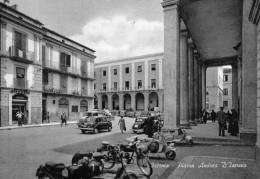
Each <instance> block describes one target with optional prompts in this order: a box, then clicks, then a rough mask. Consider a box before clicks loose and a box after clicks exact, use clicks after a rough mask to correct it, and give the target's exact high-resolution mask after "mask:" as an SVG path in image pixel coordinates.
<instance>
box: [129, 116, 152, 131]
mask: <svg viewBox="0 0 260 179" xmlns="http://www.w3.org/2000/svg"><path fill="white" fill-rule="evenodd" d="M147 119H148V117H137V118H136V119H135V122H134V125H133V127H132V129H133V132H134V133H143V132H144V125H145V122H146V120H147Z"/></svg>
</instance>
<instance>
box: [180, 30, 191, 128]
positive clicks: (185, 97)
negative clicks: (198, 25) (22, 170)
mask: <svg viewBox="0 0 260 179" xmlns="http://www.w3.org/2000/svg"><path fill="white" fill-rule="evenodd" d="M188 67H189V63H188V32H187V31H185V32H181V34H180V124H181V125H185V126H187V125H189V78H188V77H189V73H188Z"/></svg>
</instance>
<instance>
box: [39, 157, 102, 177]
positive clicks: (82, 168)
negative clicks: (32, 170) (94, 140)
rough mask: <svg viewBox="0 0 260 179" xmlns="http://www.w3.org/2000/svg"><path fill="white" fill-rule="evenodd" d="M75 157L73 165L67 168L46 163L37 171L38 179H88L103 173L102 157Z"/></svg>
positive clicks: (63, 165) (60, 164)
mask: <svg viewBox="0 0 260 179" xmlns="http://www.w3.org/2000/svg"><path fill="white" fill-rule="evenodd" d="M76 156H77V157H78V158H77V157H75V155H74V157H73V164H72V165H70V166H65V164H63V163H54V162H46V163H45V165H40V166H39V168H38V169H37V171H36V177H38V179H88V178H92V177H94V176H98V175H100V174H102V172H103V165H102V163H101V162H99V161H100V158H101V157H102V155H98V154H97V155H95V154H93V155H91V154H90V153H88V156H87V157H86V156H83V157H82V158H80V157H79V155H78V154H77V155H76Z"/></svg>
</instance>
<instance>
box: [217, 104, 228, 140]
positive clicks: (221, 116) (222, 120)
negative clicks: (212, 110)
mask: <svg viewBox="0 0 260 179" xmlns="http://www.w3.org/2000/svg"><path fill="white" fill-rule="evenodd" d="M217 119H218V126H219V133H218V135H219V136H225V126H226V115H225V113H224V111H223V107H220V111H218V112H217Z"/></svg>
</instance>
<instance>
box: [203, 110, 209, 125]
mask: <svg viewBox="0 0 260 179" xmlns="http://www.w3.org/2000/svg"><path fill="white" fill-rule="evenodd" d="M202 118H203V122H204V123H205V124H206V123H207V120H208V112H207V110H206V109H204V110H203V113H202Z"/></svg>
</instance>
